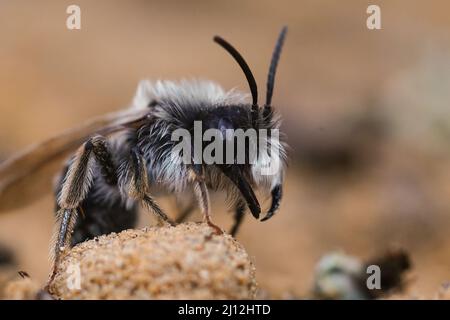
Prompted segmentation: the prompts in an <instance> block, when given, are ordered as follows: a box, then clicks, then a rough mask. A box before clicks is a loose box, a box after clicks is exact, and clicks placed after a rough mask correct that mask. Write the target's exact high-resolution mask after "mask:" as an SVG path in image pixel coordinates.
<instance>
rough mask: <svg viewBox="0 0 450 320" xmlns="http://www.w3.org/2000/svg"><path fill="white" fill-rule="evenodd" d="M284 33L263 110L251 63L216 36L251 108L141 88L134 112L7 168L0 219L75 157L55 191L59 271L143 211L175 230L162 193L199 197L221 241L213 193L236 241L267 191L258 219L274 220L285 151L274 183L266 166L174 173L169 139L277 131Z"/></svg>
mask: <svg viewBox="0 0 450 320" xmlns="http://www.w3.org/2000/svg"><path fill="white" fill-rule="evenodd" d="M286 32H287V28H286V27H284V28H283V29H282V30H281V32H280V34H279V37H278V40H277V42H276V45H275V49H274V51H273V54H272V59H271V63H270V68H269V73H268V80H267V93H266V101H265V104H264V106H263V107H260V106H259V105H258V91H257V85H256V81H255V79H254V77H253V74H252V72H251V70H250V68H249V66H248V65H247V63H246V61H245V60H244V58H243V57H242V56H241V54H240V53H239V52H238V51H237V50H236V49H235V48H234V47H233V46H232V45H231V44H229V43H228V42H227V41H225V40H224V39H223V38H221V37H219V36H216V37H214V41H215V42H216V43H217V44H219V45H220V46H221V47H222V48H224V49H225V50H226V51H227V52H228V53H229V54H230V55H231V56H232V57H233V58H234V60H235V61H236V62H237V63H238V65H239V66H240V67H241V69H242V71H243V73H244V75H245V77H246V79H247V81H248V84H249V87H250V92H251V97H252V103H251V104H249V103H248V102H247V95H246V94H244V93H242V92H237V91H234V90H232V91H224V90H223V89H222V88H221V87H220V86H219V85H217V84H216V83H214V82H211V81H198V80H191V81H186V80H183V81H179V82H172V81H156V82H150V81H141V83H140V84H139V86H138V89H137V92H136V95H135V97H134V99H133V101H132V103H131V106H130V107H129V108H127V109H125V110H121V111H117V112H114V113H110V114H106V115H103V116H100V117H97V118H94V119H92V120H90V121H88V122H86V123H84V124H83V125H81V126H79V127H77V128H74V129H71V130H68V131H66V132H65V133H63V134H62V135H59V136H57V137H54V138H51V139H49V140H47V141H45V142H43V143H40V144H37V145H35V146H32V147H30V148H28V149H26V150H24V151H23V152H21V153H19V154H17V155H15V156H13V157H12V158H10V159H8V160H6V161H5V162H3V163H2V164H1V165H0V210H1V211H6V210H8V209H12V208H17V207H20V206H24V205H26V204H28V203H31V202H32V201H33V200H35V199H37V198H39V197H40V196H42V195H43V194H45V192H46V191H47V189H48V187H47V184H49V181H48V180H49V179H48V176H49V175H50V173H54V172H56V171H57V170H58V169H59V168H60V163H61V160H62V159H64V158H67V157H68V156H70V157H69V159H70V160H69V161H68V162H66V164H65V166H64V167H63V169H62V171H61V173H60V174H59V176H58V178H56V181H55V187H54V194H55V196H56V216H57V221H58V230H57V232H55V244H54V250H53V252H54V253H53V254H54V270H55V266H56V265H57V264H58V262H59V259H60V255H61V252H62V251H63V250H64V249H65V248H67V247H70V246H73V245H75V244H77V243H79V242H82V241H85V240H87V239H92V238H94V237H96V236H99V235H102V234H107V233H110V232H119V231H121V230H124V229H128V228H133V227H134V226H135V224H136V221H137V214H138V207H139V206H140V205H143V206H146V207H148V208H149V209H150V210H151V211H152V212H153V213H155V214H156V216H157V217H158V218H159V219H161V220H162V221H164V222H166V223H169V224H174V222H173V221H172V220H171V219H169V217H168V216H167V215H166V214H165V213H164V211H163V210H162V209H161V208H160V207H159V205H158V204H157V202H156V201H155V200H154V198H153V196H154V195H155V194H158V193H159V192H165V193H169V194H175V195H181V194H183V193H189V194H191V195H193V196H192V198H193V199H194V200H195V201H196V202H197V203H198V206H199V207H200V210H201V212H202V214H203V217H204V221H205V222H206V223H207V224H208V225H210V226H211V227H212V228H213V229H214V231H215V232H217V233H221V232H222V231H221V229H220V228H219V227H218V226H216V225H215V224H214V223H213V222H212V220H211V215H210V199H209V190H210V189H211V190H215V191H216V190H218V191H221V190H222V191H226V192H227V194H228V195H230V199H232V200H231V202H232V205H233V207H234V212H235V215H234V220H235V222H234V225H233V228H232V230H231V233H232V234H233V235H235V234H236V232H237V230H238V228H239V226H240V224H241V222H242V219H243V216H244V213H245V212H246V210H247V208H248V209H249V210H250V212H251V213H252V215H253V216H254V217H255V218H257V219H258V218H259V216H260V213H261V207H260V204H259V202H258V199H257V197H256V195H255V192H254V188H261V189H264V190H267V192H268V193H269V192H270V194H271V198H272V202H271V205H270V208H269V209H268V211H267V214H266V215H265V216H264V218H263V219H262V220H263V221H265V220H268V219H269V218H271V217H272V216H273V215H274V214H275V213H276V211H277V210H278V208H279V206H280V202H281V198H282V186H283V176H284V170H285V169H284V168H285V160H286V153H285V149H286V146H285V144H284V142H280V141H275V140H274V141H271V143H272V144H275V147H276V148H277V150H278V151H279V152H277V153H276V154H271V155H270V156H269V157H272V158H274V157H277V158H276V159H272V160H274V161H278V162H279V163H282V165H281V166H280V167H279V169H277V171H276V172H275V173H274V174H272V175H270V176H269V175H267V176H262V175H261V174H260V173H259V171H258V170H257V169H258V167H259V166H261V163H260V162H259V161H260V160H257V161H256V162H255V163H252V164H250V163H244V164H241V163H239V164H238V163H232V164H205V163H202V164H196V163H193V164H186V163H175V162H174V161H173V159H172V158H171V151H172V150H173V148H174V144H175V142H174V141H172V139H171V134H172V133H173V132H174V131H175V130H176V129H179V128H183V129H186V130H188V131H192V128H193V124H194V121H201V122H202V123H203V125H204V126H205V127H207V128H216V129H218V130H223V129H224V128H225V129H238V128H240V129H250V128H253V129H268V130H272V129H279V127H280V121H279V119H280V118H279V116H278V115H277V114H276V112H275V110H274V109H273V107H272V94H273V89H274V83H275V74H276V70H277V65H278V60H279V58H280V54H281V50H282V46H283V42H284V39H285V36H286ZM190 207H191V208H192V207H193V206H190ZM189 211H191V210H187V211H186V212H185V213H184V214H183V215H182V216H181V217H180V218H179V219H178V221H181V220H183V219H184V218H186V217H187V215H188V213H189ZM79 216H80V217H79Z"/></svg>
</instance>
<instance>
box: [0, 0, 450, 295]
mask: <svg viewBox="0 0 450 320" xmlns="http://www.w3.org/2000/svg"><path fill="white" fill-rule="evenodd" d="M72 3H73V1H58V2H56V1H39V2H37V1H12V0H9V1H1V2H0V128H1V130H0V155H1V157H2V158H6V157H7V156H8V155H10V154H12V153H14V152H15V151H17V150H20V149H21V148H22V147H25V146H27V145H29V144H32V143H35V142H38V141H40V140H42V139H45V138H47V137H50V136H52V135H55V134H57V133H59V132H61V131H63V130H64V129H66V128H68V127H71V126H73V125H76V124H78V123H80V122H82V121H83V120H85V119H88V118H89V117H91V116H94V115H99V114H102V113H105V112H108V111H111V110H115V109H118V108H121V107H124V106H127V105H128V103H129V102H130V101H131V98H132V96H133V94H134V90H135V88H136V85H137V82H138V81H139V80H140V79H144V78H150V79H158V78H163V79H179V78H194V77H195V78H197V77H200V78H205V79H213V80H215V81H217V82H218V83H220V84H222V85H223V86H224V87H225V88H232V87H237V88H239V89H241V90H247V85H246V83H245V78H244V77H243V75H242V74H241V72H240V71H239V69H238V68H237V66H236V65H235V64H234V62H233V61H232V60H231V59H230V58H229V57H228V56H227V55H226V54H225V53H224V52H223V50H221V49H220V48H218V47H217V45H215V44H213V42H212V41H211V39H212V36H213V35H215V34H220V35H222V36H223V37H225V38H226V39H228V40H229V41H230V42H232V43H233V44H234V45H236V47H238V48H239V49H240V51H241V52H242V53H243V54H244V56H245V58H246V59H247V61H248V62H249V64H250V65H251V67H252V69H253V71H254V74H255V77H256V78H257V80H258V82H259V84H260V91H261V93H263V92H264V86H265V83H264V82H265V78H266V72H267V67H268V63H269V60H270V54H271V50H272V47H273V44H274V41H275V38H276V36H277V33H278V31H279V29H280V27H281V26H282V25H284V24H287V25H288V26H289V35H288V38H287V42H286V47H285V51H284V52H283V56H282V60H281V62H280V68H279V73H278V79H277V84H276V90H275V95H274V103H275V104H276V105H277V108H278V110H280V112H281V113H282V114H283V116H284V119H285V122H284V129H285V131H286V132H287V134H288V141H289V142H290V144H291V147H292V150H291V161H290V167H289V170H288V176H287V177H288V178H287V182H286V195H285V201H284V202H283V206H282V210H281V211H280V212H279V214H278V215H277V216H276V217H275V218H274V219H273V220H271V221H269V222H268V223H259V222H257V221H255V220H253V219H252V218H251V217H248V219H247V221H246V224H245V226H244V227H243V229H242V232H241V234H240V235H239V240H240V241H241V242H242V243H243V244H244V245H245V247H246V248H247V250H248V252H249V253H250V254H251V255H252V256H253V257H254V261H255V263H256V266H257V270H258V279H259V282H260V284H261V286H262V287H263V288H265V289H266V290H268V291H269V292H270V293H272V294H274V295H275V296H278V297H284V296H286V295H287V294H289V293H293V294H295V295H302V294H304V293H305V292H306V291H307V290H308V288H310V286H311V282H312V277H313V270H314V265H315V263H316V262H317V260H318V259H319V258H320V257H321V256H322V255H323V254H326V253H327V252H329V251H332V250H344V251H346V252H348V253H350V254H354V255H356V256H359V257H361V258H367V257H370V256H372V255H374V254H377V253H380V252H383V251H384V250H386V249H387V248H389V247H390V246H392V245H400V246H402V247H404V248H406V249H407V250H409V252H410V253H411V256H412V259H413V262H414V275H415V278H416V280H415V281H414V282H413V285H412V287H413V291H414V292H417V293H418V294H429V293H432V292H435V291H436V289H437V288H438V286H439V285H440V284H441V283H443V282H444V281H446V280H449V279H450V271H449V270H450V237H449V236H448V230H449V228H450V199H449V195H450V161H449V160H450V159H449V155H450V153H449V152H448V150H449V143H448V141H449V139H448V138H449V137H450V134H449V133H450V113H449V112H448V110H449V108H450V106H449V104H448V101H449V98H450V93H449V89H450V51H449V49H450V41H449V40H450V39H449V28H450V18H449V17H450V15H449V12H450V3H449V2H448V1H444V0H442V1H437V0H433V1H410V0H390V1H356V0H354V1H334V0H320V1H313V0H309V1H268V0H267V1H266V0H261V1H237V0H236V1H234V0H233V1H200V0H196V1H127V2H125V1H76V4H78V5H79V6H80V7H81V10H82V29H81V30H80V31H69V30H67V29H66V26H65V20H66V17H67V14H66V12H65V11H66V8H67V6H68V5H69V4H72ZM369 4H378V5H380V6H381V10H382V30H378V31H369V30H368V29H367V28H366V18H367V14H366V8H367V6H368V5H369ZM162 201H163V205H164V206H165V207H166V208H170V207H171V206H173V204H171V203H168V202H167V201H164V200H162ZM220 203H222V198H218V200H217V201H214V206H215V212H214V213H215V216H216V220H217V221H218V222H220V224H221V225H223V226H224V227H225V226H228V225H229V224H230V223H231V218H230V216H227V215H226V214H224V213H222V212H224V211H225V210H224V208H223V207H222V206H221V205H220ZM52 210H53V203H52V197H51V196H50V195H49V196H48V197H46V198H45V199H42V201H39V202H38V203H36V205H34V206H32V207H29V208H27V209H25V210H20V211H17V212H14V213H12V212H11V213H10V214H7V215H3V216H1V217H0V242H2V243H4V244H6V245H8V246H9V247H11V248H13V249H14V250H15V251H16V252H17V254H18V257H19V260H20V268H21V269H23V270H26V271H27V272H28V273H30V274H31V275H32V276H33V277H34V278H37V279H38V280H41V281H44V279H45V277H46V274H47V272H48V268H49V266H48V258H47V257H48V248H49V240H50V237H51V230H52V224H53V212H52ZM172 211H174V210H172ZM148 223H149V221H148V218H144V217H143V221H142V224H148Z"/></svg>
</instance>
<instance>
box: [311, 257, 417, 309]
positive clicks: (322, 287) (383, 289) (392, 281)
mask: <svg viewBox="0 0 450 320" xmlns="http://www.w3.org/2000/svg"><path fill="white" fill-rule="evenodd" d="M369 266H376V267H378V268H379V270H380V274H379V276H380V279H379V287H378V288H376V287H375V288H369V287H368V284H367V281H368V278H369V277H370V276H371V273H368V270H369V269H368V267H369ZM410 268H411V262H410V259H409V256H408V255H407V254H406V253H405V252H404V251H402V250H392V251H389V252H388V253H386V254H385V255H383V256H380V257H377V258H375V259H372V260H370V261H368V262H366V263H364V262H361V261H360V260H359V259H357V258H355V257H351V256H348V255H345V254H343V253H330V254H328V255H325V256H324V257H323V258H322V259H321V260H320V261H319V263H318V265H317V268H316V272H315V278H314V288H313V294H312V296H313V298H316V299H337V300H339V299H346V300H347V299H358V300H365V299H378V298H382V297H385V296H387V295H388V294H392V293H395V292H400V291H401V290H402V289H404V287H405V273H406V271H408V270H409V269H410Z"/></svg>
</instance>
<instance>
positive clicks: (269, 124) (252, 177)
mask: <svg viewBox="0 0 450 320" xmlns="http://www.w3.org/2000/svg"><path fill="white" fill-rule="evenodd" d="M286 32H287V28H286V27H283V28H282V30H281V32H280V34H279V36H278V40H277V42H276V45H275V49H274V51H273V54H272V59H271V63H270V67H269V73H268V77H267V91H266V101H265V104H264V107H262V108H260V106H259V104H258V88H257V84H256V81H255V78H254V76H253V74H252V71H251V70H250V68H249V66H248V64H247V63H246V62H245V60H244V58H243V57H242V55H241V54H240V53H239V52H238V51H237V50H236V49H235V48H234V47H233V46H232V45H231V44H229V43H228V42H227V41H225V40H224V39H223V38H221V37H219V36H216V37H214V41H215V42H216V43H218V44H219V45H220V46H222V47H223V48H224V49H225V50H226V51H227V52H228V53H229V54H230V55H231V56H232V57H233V58H234V59H235V60H236V62H237V63H238V64H239V66H240V67H241V69H242V71H243V73H244V75H245V77H246V79H247V82H248V84H249V87H250V92H251V95H252V104H251V105H235V106H223V107H218V108H216V109H215V111H214V114H211V115H210V116H209V117H207V118H206V119H205V124H206V126H207V128H214V129H216V130H217V129H218V131H220V132H221V133H222V136H223V137H226V138H225V139H227V140H228V137H229V136H228V135H227V133H226V132H227V130H229V129H233V130H236V129H243V130H246V129H247V130H248V129H253V132H254V134H256V137H257V139H256V143H250V145H248V146H246V147H245V149H244V150H236V148H235V153H234V156H235V158H234V159H233V160H234V163H233V164H229V162H224V163H227V164H223V165H217V167H218V168H219V169H220V170H221V171H222V172H223V173H224V174H225V175H226V176H227V177H228V178H229V179H230V180H231V181H232V182H233V183H234V184H235V185H236V187H237V188H238V189H239V190H240V193H241V195H242V196H243V198H244V199H245V200H246V202H247V205H248V207H249V209H250V211H251V212H252V214H253V216H255V218H258V217H259V214H260V211H261V209H260V206H259V203H258V200H257V199H256V196H255V194H254V192H253V190H252V187H251V185H252V184H261V183H266V184H269V186H270V188H271V193H272V205H271V207H270V209H269V212H268V213H267V215H266V216H265V217H264V218H263V220H267V219H269V218H270V217H272V216H273V214H274V213H275V212H276V210H277V209H278V207H279V202H280V200H281V193H282V187H281V179H282V178H281V175H282V173H281V170H279V169H277V170H275V171H273V172H272V173H271V174H264V173H261V172H260V171H261V169H263V168H262V167H263V166H264V165H266V164H265V163H264V160H267V158H271V159H270V160H273V159H275V162H277V161H278V162H280V161H279V159H281V158H283V156H284V154H283V155H281V156H279V155H278V156H274V154H273V153H274V152H273V151H274V150H275V152H277V151H280V150H281V151H282V152H284V149H283V147H282V145H281V144H280V142H279V141H277V139H273V137H271V136H270V137H268V136H265V137H264V138H262V137H261V130H260V129H274V126H275V123H274V121H273V119H272V118H273V110H272V95H273V89H274V84H275V74H276V70H277V65H278V61H279V59H280V54H281V49H282V47H283V43H284V39H285V37H286ZM262 139H264V140H265V142H266V144H265V145H266V146H267V145H270V147H274V149H271V152H272V153H271V152H269V153H268V156H267V157H266V159H261V157H260V155H259V151H256V155H257V157H258V158H257V161H256V162H252V159H251V158H252V156H251V154H252V152H251V151H252V148H253V150H255V149H256V150H258V148H259V147H260V144H259V142H260V141H261V140H262ZM254 141H255V140H254ZM278 154H279V153H278ZM239 156H241V157H242V156H243V157H244V159H245V161H244V163H242V162H240V161H236V160H239V159H237V158H238V157H239ZM266 172H267V171H266Z"/></svg>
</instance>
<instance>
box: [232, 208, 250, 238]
mask: <svg viewBox="0 0 450 320" xmlns="http://www.w3.org/2000/svg"><path fill="white" fill-rule="evenodd" d="M245 208H246V207H245V203H244V202H242V201H239V202H238V203H237V205H236V208H235V211H234V223H233V226H232V227H231V230H230V234H231V235H232V236H233V237H236V234H237V232H238V230H239V227H240V226H241V224H242V221H243V219H244V215H245Z"/></svg>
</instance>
